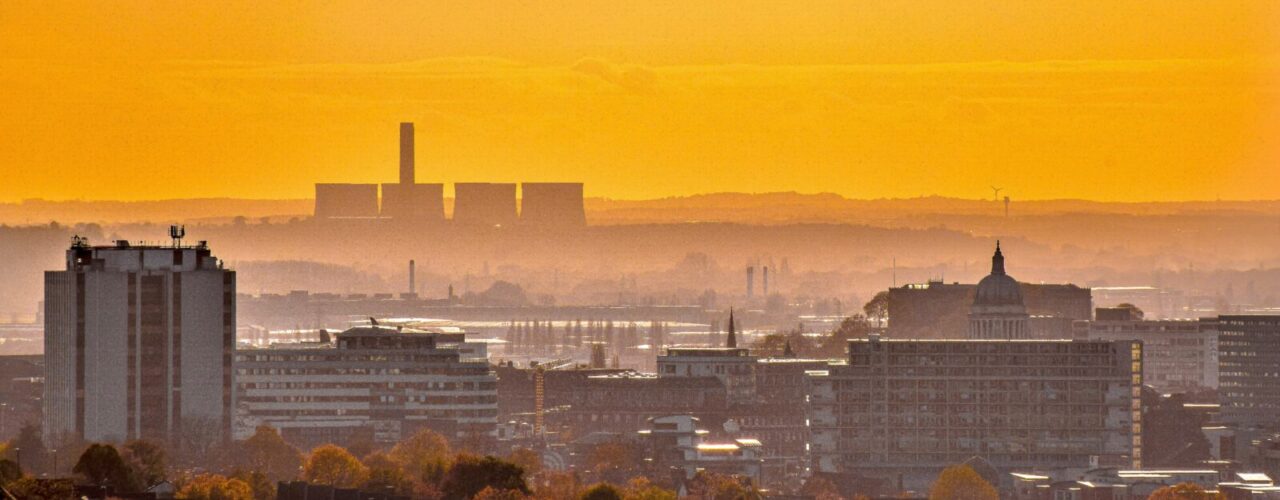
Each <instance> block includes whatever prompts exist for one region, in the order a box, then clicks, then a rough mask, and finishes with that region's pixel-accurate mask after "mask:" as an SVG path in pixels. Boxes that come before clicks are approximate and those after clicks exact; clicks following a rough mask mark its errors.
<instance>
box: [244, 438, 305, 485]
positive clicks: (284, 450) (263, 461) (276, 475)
mask: <svg viewBox="0 0 1280 500" xmlns="http://www.w3.org/2000/svg"><path fill="white" fill-rule="evenodd" d="M239 448H240V449H241V453H239V454H237V455H236V457H235V462H236V465H237V466H240V467H242V468H245V469H248V470H254V471H261V472H264V473H266V474H267V478H268V479H270V480H271V481H282V480H290V479H294V478H296V477H298V468H299V467H300V466H301V465H302V453H301V452H299V451H298V449H297V448H294V447H293V446H292V445H290V444H289V443H287V442H285V440H284V439H283V438H281V437H280V433H278V432H276V430H275V428H274V427H271V426H269V425H260V426H258V428H257V429H255V430H254V432H253V436H250V437H249V439H246V440H245V441H244V443H241V445H240V446H239Z"/></svg>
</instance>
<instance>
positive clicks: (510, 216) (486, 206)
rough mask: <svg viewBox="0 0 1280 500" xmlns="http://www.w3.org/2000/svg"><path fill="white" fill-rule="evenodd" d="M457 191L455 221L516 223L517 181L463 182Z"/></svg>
mask: <svg viewBox="0 0 1280 500" xmlns="http://www.w3.org/2000/svg"><path fill="white" fill-rule="evenodd" d="M453 191H454V194H453V222H454V223H455V224H462V225H471V226H510V225H512V224H514V223H515V222H516V185H515V184H505V183H488V182H459V183H457V184H454V185H453Z"/></svg>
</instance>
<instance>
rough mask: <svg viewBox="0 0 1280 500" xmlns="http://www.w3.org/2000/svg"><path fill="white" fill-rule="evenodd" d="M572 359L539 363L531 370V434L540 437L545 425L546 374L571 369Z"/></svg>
mask: <svg viewBox="0 0 1280 500" xmlns="http://www.w3.org/2000/svg"><path fill="white" fill-rule="evenodd" d="M573 364H574V362H573V360H572V359H556V360H551V361H548V362H546V363H540V364H538V366H535V367H534V368H533V434H534V435H535V436H541V435H542V431H543V429H544V428H545V426H544V425H545V423H546V421H545V420H546V411H545V409H546V405H545V402H546V400H545V399H544V397H545V394H546V391H545V389H546V375H545V374H546V372H547V371H549V370H559V369H561V368H567V367H572V366H573Z"/></svg>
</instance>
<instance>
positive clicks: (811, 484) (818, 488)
mask: <svg viewBox="0 0 1280 500" xmlns="http://www.w3.org/2000/svg"><path fill="white" fill-rule="evenodd" d="M800 493H802V494H804V495H806V496H811V497H813V498H814V500H840V499H841V498H842V497H841V496H840V489H839V488H836V485H835V483H832V482H831V480H830V479H827V478H825V477H823V476H819V475H815V476H813V477H810V478H809V479H808V480H806V481H805V482H804V487H802V488H800Z"/></svg>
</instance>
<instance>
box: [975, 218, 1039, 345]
mask: <svg viewBox="0 0 1280 500" xmlns="http://www.w3.org/2000/svg"><path fill="white" fill-rule="evenodd" d="M1029 319H1030V316H1028V315H1027V307H1026V305H1024V304H1023V302H1022V287H1021V286H1019V285H1018V280H1015V279H1013V277H1012V276H1009V275H1008V274H1005V272H1004V254H1002V253H1000V242H999V241H997V242H996V253H995V255H992V256H991V274H989V275H987V277H985V278H982V281H980V282H978V290H977V292H976V293H975V295H974V298H973V305H972V306H969V338H971V339H1025V338H1030V336H1031V335H1030V333H1031V328H1030V325H1029V323H1030V321H1029Z"/></svg>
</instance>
